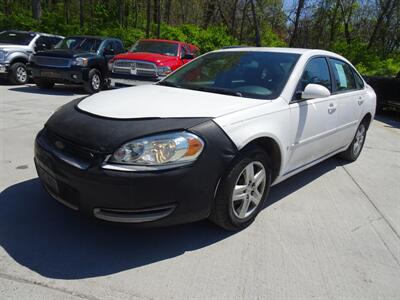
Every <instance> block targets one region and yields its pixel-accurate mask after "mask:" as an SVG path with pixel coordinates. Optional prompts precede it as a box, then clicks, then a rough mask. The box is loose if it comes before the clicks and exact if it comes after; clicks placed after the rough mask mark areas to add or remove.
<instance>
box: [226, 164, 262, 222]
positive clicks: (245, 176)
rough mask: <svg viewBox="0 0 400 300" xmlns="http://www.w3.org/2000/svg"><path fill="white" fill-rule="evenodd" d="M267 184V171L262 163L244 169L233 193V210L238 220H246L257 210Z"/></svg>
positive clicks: (249, 165)
mask: <svg viewBox="0 0 400 300" xmlns="http://www.w3.org/2000/svg"><path fill="white" fill-rule="evenodd" d="M266 182H267V176H266V171H265V168H264V166H263V164H262V163H261V162H258V161H253V162H251V163H249V164H248V165H247V166H246V167H245V168H244V169H243V171H242V172H241V173H240V175H239V177H238V179H237V180H236V184H235V187H234V189H233V193H232V208H233V213H234V215H235V216H236V217H237V218H239V219H246V218H248V217H249V216H251V215H252V214H253V213H254V212H255V211H256V210H257V207H258V205H259V203H260V202H261V200H262V197H263V194H264V190H265V185H266Z"/></svg>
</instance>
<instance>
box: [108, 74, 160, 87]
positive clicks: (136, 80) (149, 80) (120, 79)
mask: <svg viewBox="0 0 400 300" xmlns="http://www.w3.org/2000/svg"><path fill="white" fill-rule="evenodd" d="M162 78H164V77H160V76H157V77H148V76H147V77H146V76H137V75H130V74H117V73H112V72H110V79H111V85H112V86H115V87H117V86H135V85H145V84H153V83H156V82H158V81H160V80H161V79H162Z"/></svg>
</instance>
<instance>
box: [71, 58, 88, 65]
mask: <svg viewBox="0 0 400 300" xmlns="http://www.w3.org/2000/svg"><path fill="white" fill-rule="evenodd" d="M72 64H73V65H74V66H81V67H86V66H87V65H88V59H87V58H83V57H78V58H75V59H74V60H73V61H72Z"/></svg>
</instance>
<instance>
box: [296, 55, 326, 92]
mask: <svg viewBox="0 0 400 300" xmlns="http://www.w3.org/2000/svg"><path fill="white" fill-rule="evenodd" d="M310 83H314V84H320V85H323V86H324V87H326V88H327V89H328V90H330V91H332V84H331V76H330V73H329V67H328V63H327V61H326V59H325V58H323V57H317V58H313V59H312V60H310V61H309V62H308V64H307V66H306V68H305V69H304V72H303V76H302V77H301V80H300V86H299V88H298V90H299V91H301V92H302V91H304V89H305V88H306V86H307V84H310Z"/></svg>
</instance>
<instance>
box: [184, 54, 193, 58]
mask: <svg viewBox="0 0 400 300" xmlns="http://www.w3.org/2000/svg"><path fill="white" fill-rule="evenodd" d="M193 58H194V55H193V54H191V53H186V54H185V55H184V56H182V59H193Z"/></svg>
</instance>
